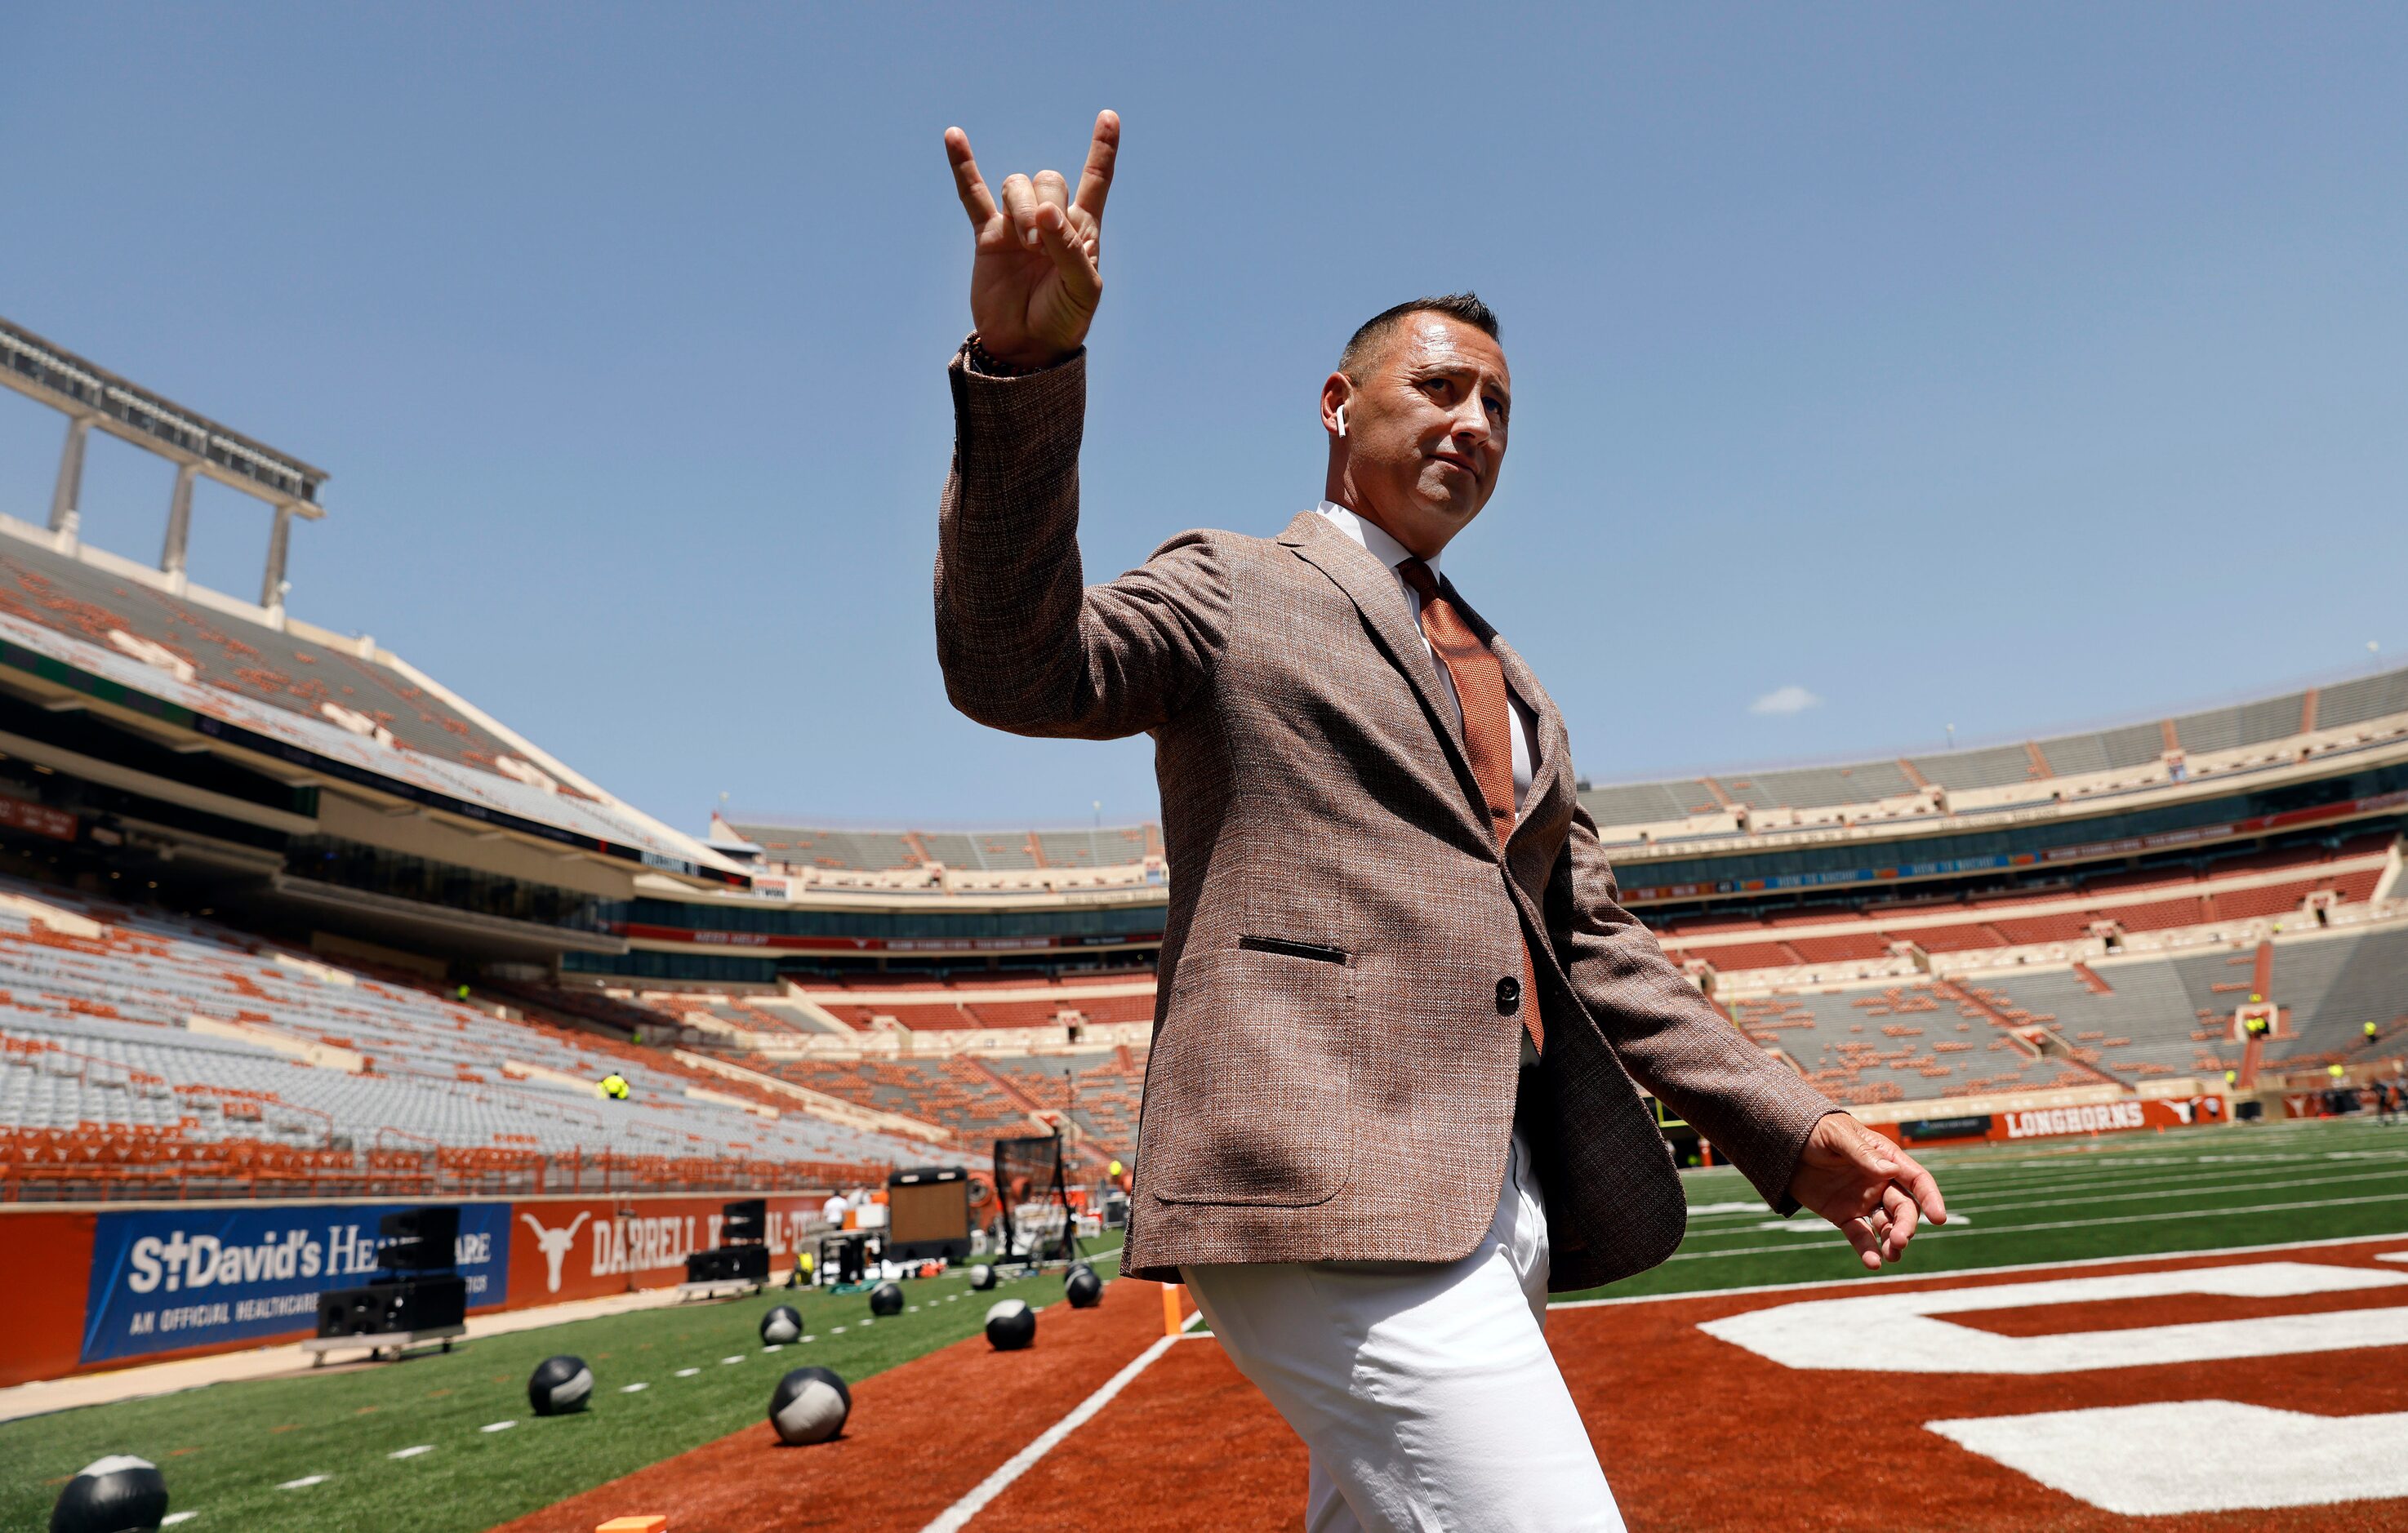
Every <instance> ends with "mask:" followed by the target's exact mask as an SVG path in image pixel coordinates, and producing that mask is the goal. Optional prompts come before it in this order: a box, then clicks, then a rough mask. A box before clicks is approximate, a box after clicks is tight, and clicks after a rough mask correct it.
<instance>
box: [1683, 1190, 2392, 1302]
mask: <svg viewBox="0 0 2408 1533" xmlns="http://www.w3.org/2000/svg"><path fill="white" fill-rule="evenodd" d="M2360 1203H2408V1193H2370V1194H2368V1195H2367V1196H2364V1197H2322V1198H2315V1199H2313V1200H2311V1201H2308V1202H2303V1203H2252V1204H2248V1205H2245V1206H2243V1207H2241V1208H2230V1209H2179V1210H2174V1211H2164V1212H2158V1213H2127V1214H2119V1215H2114V1216H2111V1217H2109V1218H2105V1219H2052V1220H2047V1221H2044V1222H2042V1223H2037V1224H2029V1225H1984V1226H1982V1227H1981V1228H1979V1229H1932V1228H1928V1227H1926V1228H1923V1229H1920V1230H1918V1231H1917V1232H1916V1233H1915V1236H1914V1238H1915V1239H1918V1240H1945V1239H1952V1238H1964V1237H1969V1236H1975V1235H2021V1234H2024V1233H2027V1232H2028V1231H2031V1230H2036V1229H2087V1228H2089V1227H2090V1226H2092V1225H2144V1224H2157V1223H2159V1222H2162V1221H2165V1220H2172V1219H2217V1218H2221V1217H2223V1216H2224V1215H2226V1214H2233V1213H2288V1212H2290V1211H2293V1210H2295V1209H2343V1208H2351V1207H2354V1206H2356V1205H2358V1204H2360ZM2351 1239H2360V1240H2380V1239H2384V1237H2383V1236H2380V1235H2359V1236H2353V1237H2351ZM1845 1244H1847V1241H1846V1240H1844V1239H1839V1238H1838V1237H1837V1235H1836V1233H1835V1235H1834V1238H1833V1239H1829V1240H1819V1241H1815V1242H1813V1243H1812V1244H1809V1243H1807V1242H1804V1241H1799V1240H1793V1241H1791V1242H1790V1243H1788V1244H1787V1245H1777V1246H1735V1247H1733V1248H1732V1249H1730V1250H1728V1251H1683V1252H1677V1253H1675V1254H1673V1255H1672V1256H1671V1257H1670V1260H1672V1261H1676V1262H1711V1261H1719V1260H1721V1259H1722V1258H1723V1257H1725V1256H1756V1255H1762V1254H1765V1253H1767V1252H1775V1251H1811V1250H1813V1249H1814V1248H1815V1246H1818V1245H1835V1246H1841V1245H1845ZM2158 1254H2159V1255H2164V1256H2181V1255H2186V1254H2188V1253H2186V1252H2180V1251H2167V1252H2160V1253H2158ZM2117 1259H2118V1260H2122V1261H2144V1260H2148V1259H2149V1258H2148V1257H2147V1256H2146V1255H2145V1254H2143V1255H2136V1256H2125V1257H2120V1258H2117ZM1932 1276H1935V1277H1936V1276H1939V1274H1937V1273H1934V1274H1932ZM1723 1291H1724V1292H1732V1291H1733V1290H1723Z"/></svg>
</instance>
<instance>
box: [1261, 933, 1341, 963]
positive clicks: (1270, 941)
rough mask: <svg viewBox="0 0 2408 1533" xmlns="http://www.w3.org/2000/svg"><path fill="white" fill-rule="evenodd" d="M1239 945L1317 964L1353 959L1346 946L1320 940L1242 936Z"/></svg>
mask: <svg viewBox="0 0 2408 1533" xmlns="http://www.w3.org/2000/svg"><path fill="white" fill-rule="evenodd" d="M1238 946H1240V947H1241V948H1243V949H1245V950H1246V951H1247V952H1248V953H1279V954H1280V955H1281V956H1283V957H1287V958H1308V959H1311V960H1312V962H1314V963H1316V964H1344V963H1349V962H1351V961H1352V958H1351V955H1350V954H1348V953H1347V952H1346V950H1345V949H1344V948H1333V947H1329V946H1327V945H1326V944H1324V943H1320V942H1291V941H1289V940H1288V939H1287V938H1284V937H1240V938H1238Z"/></svg>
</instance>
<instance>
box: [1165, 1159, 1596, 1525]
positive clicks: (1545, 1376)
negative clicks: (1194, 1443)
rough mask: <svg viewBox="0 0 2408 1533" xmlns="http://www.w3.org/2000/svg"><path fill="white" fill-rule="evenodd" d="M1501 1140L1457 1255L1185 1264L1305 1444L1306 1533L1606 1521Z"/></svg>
mask: <svg viewBox="0 0 2408 1533" xmlns="http://www.w3.org/2000/svg"><path fill="white" fill-rule="evenodd" d="M1183 1276H1184V1277H1185V1278H1186V1280H1187V1287H1188V1292H1190V1293H1192V1294H1193V1295H1195V1296H1196V1305H1197V1308H1198V1309H1200V1310H1202V1311H1204V1318H1205V1319H1206V1320H1207V1321H1209V1322H1210V1323H1211V1326H1212V1333H1213V1335H1214V1336H1216V1337H1218V1338H1219V1339H1220V1342H1221V1345H1222V1346H1223V1347H1224V1348H1226V1350H1227V1352H1228V1354H1229V1357H1230V1360H1231V1361H1233V1362H1235V1363H1236V1364H1237V1365H1238V1368H1239V1370H1240V1372H1242V1373H1244V1374H1245V1376H1246V1377H1247V1378H1248V1379H1250V1380H1252V1381H1253V1382H1254V1386H1255V1387H1256V1388H1258V1389H1260V1390H1261V1391H1262V1392H1263V1394H1264V1395H1265V1396H1267V1397H1269V1400H1270V1402H1271V1404H1272V1406H1273V1407H1275V1408H1276V1409H1277V1410H1278V1411H1279V1413H1280V1414H1281V1415H1282V1416H1284V1417H1285V1418H1287V1424H1288V1425H1289V1426H1292V1427H1294V1428H1295V1429H1296V1434H1297V1436H1298V1437H1300V1438H1302V1439H1303V1440H1304V1442H1305V1446H1306V1447H1307V1448H1309V1449H1310V1450H1312V1477H1311V1479H1310V1481H1309V1482H1308V1483H1307V1485H1306V1492H1305V1496H1306V1503H1305V1526H1306V1528H1307V1529H1309V1530H1310V1533H1355V1530H1356V1529H1364V1530H1369V1529H1373V1528H1383V1529H1386V1528H1394V1529H1412V1530H1415V1533H1422V1530H1428V1533H1441V1530H1443V1533H1485V1530H1488V1529H1498V1530H1506V1529H1512V1530H1517V1533H1518V1530H1522V1529H1528V1530H1530V1533H1581V1530H1598V1533H1621V1529H1622V1526H1623V1525H1622V1513H1621V1512H1620V1511H1619V1510H1618V1509H1616V1507H1615V1506H1614V1504H1613V1491H1611V1490H1609V1489H1608V1488H1607V1487H1606V1483H1605V1471H1604V1470H1602V1469H1599V1468H1598V1462H1597V1452H1596V1450H1595V1449H1593V1448H1591V1447H1590V1446H1589V1440H1588V1430H1587V1428H1586V1427H1585V1426H1583V1425H1582V1424H1581V1418H1580V1412H1579V1411H1576V1410H1574V1409H1573V1408H1572V1398H1571V1394H1570V1391H1569V1390H1567V1389H1565V1387H1564V1381H1563V1375H1562V1374H1560V1373H1558V1372H1556V1371H1555V1356H1554V1354H1551V1353H1549V1352H1548V1351H1547V1341H1546V1338H1545V1336H1544V1335H1543V1334H1541V1326H1542V1325H1544V1323H1545V1319H1546V1309H1547V1215H1546V1207H1545V1205H1544V1204H1543V1203H1542V1202H1541V1200H1540V1196H1539V1187H1538V1182H1537V1181H1536V1179H1535V1178H1534V1177H1532V1176H1531V1174H1530V1171H1529V1151H1528V1147H1527V1145H1526V1144H1525V1143H1524V1142H1523V1139H1522V1136H1521V1135H1520V1133H1518V1132H1516V1133H1515V1134H1514V1136H1513V1147H1512V1161H1511V1163H1510V1164H1509V1166H1508V1167H1507V1169H1506V1177H1505V1185H1504V1189H1503V1191H1502V1192H1501V1193H1500V1194H1499V1195H1498V1199H1497V1216H1496V1218H1495V1219H1494V1220H1492V1221H1491V1222H1490V1224H1489V1226H1488V1234H1487V1236H1486V1238H1485V1239H1483V1240H1482V1241H1481V1242H1480V1248H1479V1249H1478V1250H1477V1251H1474V1252H1473V1253H1472V1254H1470V1255H1469V1256H1466V1257H1465V1258H1463V1259H1462V1260H1461V1261H1459V1262H1450V1263H1447V1264H1445V1265H1442V1266H1441V1265H1436V1264H1420V1263H1374V1262H1308V1263H1290V1264H1281V1265H1255V1266H1226V1267H1222V1266H1213V1267H1191V1268H1185V1269H1183Z"/></svg>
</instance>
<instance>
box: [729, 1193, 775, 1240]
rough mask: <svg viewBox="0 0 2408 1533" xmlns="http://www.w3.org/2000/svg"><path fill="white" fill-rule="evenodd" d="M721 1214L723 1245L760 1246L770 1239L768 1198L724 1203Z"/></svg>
mask: <svg viewBox="0 0 2408 1533" xmlns="http://www.w3.org/2000/svg"><path fill="white" fill-rule="evenodd" d="M719 1214H720V1220H719V1242H720V1244H722V1245H759V1244H760V1243H762V1242H763V1241H765V1240H767V1239H768V1238H769V1200H768V1199H767V1198H766V1197H744V1198H738V1200H737V1201H735V1202H733V1203H723V1204H721V1205H720V1206H719Z"/></svg>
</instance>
